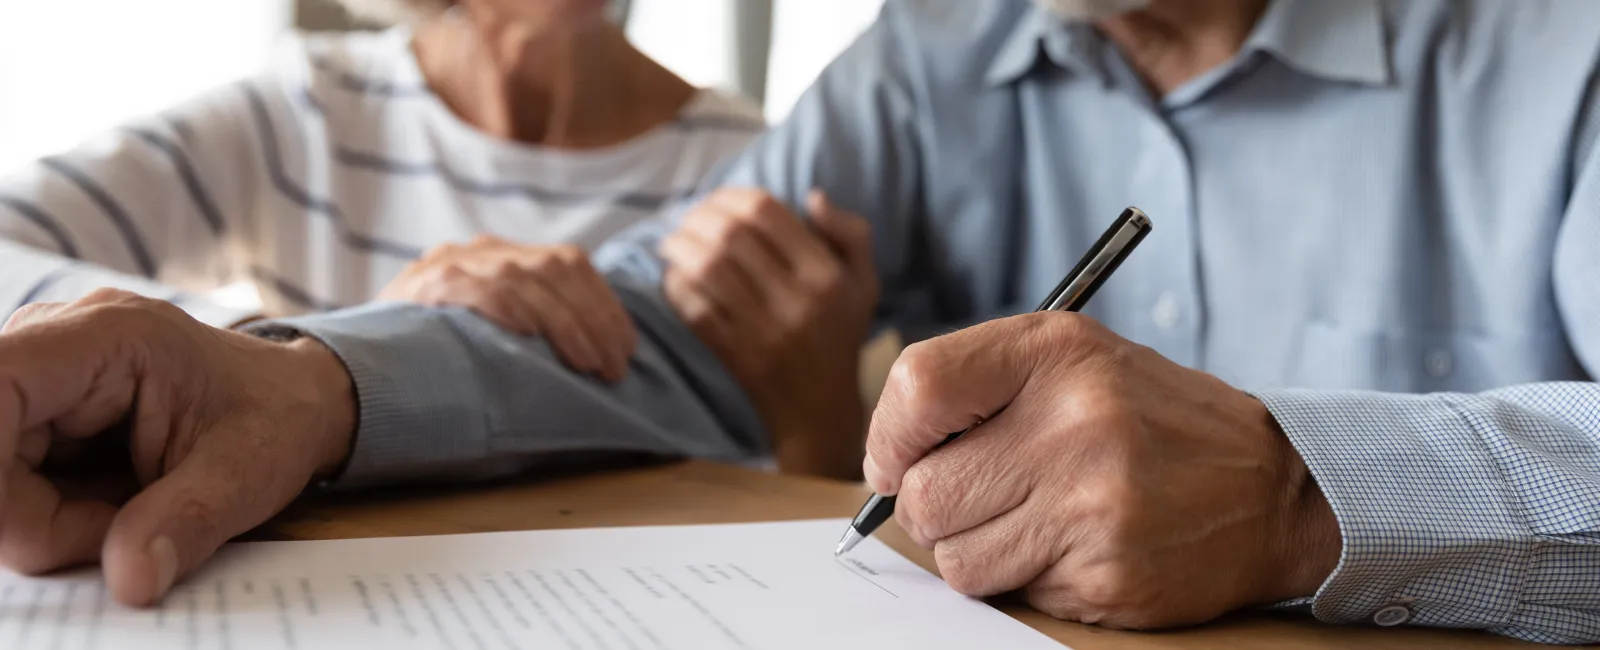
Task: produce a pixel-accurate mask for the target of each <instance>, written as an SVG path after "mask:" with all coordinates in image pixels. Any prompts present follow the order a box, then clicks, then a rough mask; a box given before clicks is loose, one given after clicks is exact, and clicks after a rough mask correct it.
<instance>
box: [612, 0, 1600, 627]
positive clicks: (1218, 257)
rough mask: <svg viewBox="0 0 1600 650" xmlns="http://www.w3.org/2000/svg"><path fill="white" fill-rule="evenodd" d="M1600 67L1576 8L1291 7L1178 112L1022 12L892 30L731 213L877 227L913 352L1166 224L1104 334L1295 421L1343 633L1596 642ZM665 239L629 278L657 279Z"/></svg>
mask: <svg viewBox="0 0 1600 650" xmlns="http://www.w3.org/2000/svg"><path fill="white" fill-rule="evenodd" d="M1597 53H1600V3H1593V2H1584V1H1582V0H1568V1H1559V0H1549V1H1541V0H1534V1H1527V0H1522V1H1518V2H1505V1H1501V0H1481V1H1451V0H1410V1H1407V0H1389V1H1380V0H1339V1H1328V0H1277V1H1276V2H1273V3H1271V5H1270V7H1269V8H1268V9H1267V11H1266V13H1265V15H1264V16H1263V17H1262V18H1261V20H1260V22H1259V23H1258V25H1257V27H1256V29H1255V30H1254V32H1253V33H1252V35H1251V36H1250V37H1249V39H1248V41H1247V42H1246V43H1245V44H1244V47H1243V48H1242V51H1241V52H1240V53H1239V54H1238V56H1236V57H1235V58H1234V59H1233V60H1232V61H1231V62H1229V63H1228V64H1226V65H1224V66H1222V67H1220V68H1218V69H1216V70H1213V71H1211V72H1209V73H1207V74H1204V75H1203V76H1201V77H1199V78H1197V79H1195V80H1193V81H1190V82H1188V83H1186V84H1184V85H1183V86H1182V87H1180V88H1178V89H1176V90H1174V91H1173V92H1171V93H1169V94H1168V95H1166V96H1165V97H1154V96H1152V94H1151V93H1150V92H1149V91H1148V90H1147V89H1146V86H1145V85H1144V84H1143V83H1142V81H1141V80H1140V79H1139V78H1138V77H1137V75H1136V74H1135V73H1134V72H1133V70H1132V68H1131V67H1130V66H1129V64H1128V63H1127V62H1126V61H1125V60H1124V59H1123V57H1122V56H1121V54H1120V53H1119V52H1118V50H1117V48H1115V47H1114V46H1113V45H1111V44H1110V43H1109V42H1108V41H1107V40H1106V39H1104V38H1103V37H1102V36H1101V35H1100V34H1099V33H1098V32H1097V31H1096V30H1094V29H1093V28H1092V27H1090V26H1087V25H1082V24H1077V25H1074V24H1067V23H1064V22H1063V21H1061V20H1059V19H1056V18H1054V17H1053V16H1051V15H1050V14H1048V13H1047V12H1045V11H1043V10H1039V9H1035V8H1033V7H1032V6H1031V4H1030V3H1028V2H1023V1H1020V0H1017V1H1010V2H997V1H991V2H973V1H971V0H920V1H919V0H905V1H896V0H890V1H889V2H888V4H887V6H886V7H885V9H884V12H883V15H882V16H881V18H880V20H879V21H878V22H877V23H876V24H875V25H874V26H873V27H872V28H871V30H870V31H869V32H868V33H867V34H866V35H865V36H864V37H863V38H861V39H860V41H859V42H857V43H855V45H854V46H853V47H851V48H850V49H849V50H848V51H847V52H846V53H845V54H844V55H843V56H841V57H840V58H839V59H838V60H837V61H835V62H834V63H833V64H832V65H831V66H830V67H829V68H828V69H827V71H826V72H825V73H824V74H823V75H822V77H821V79H820V80H819V81H818V82H817V84H816V86H815V87H813V88H812V89H811V90H810V92H809V93H808V94H807V95H806V96H805V97H804V98H803V99H802V100H800V102H799V104H798V105H797V107H796V108H795V110H794V112H793V113H792V115H791V117H790V118H789V120H788V121H787V122H786V123H785V124H783V125H781V126H779V127H777V128H776V129H775V130H774V131H772V132H771V133H770V134H768V135H767V136H766V137H765V138H764V139H763V140H761V141H759V142H758V143H757V144H756V145H755V146H754V147H753V148H752V149H751V150H749V151H747V152H746V154H745V156H744V157H743V158H742V159H741V160H740V161H738V162H737V163H736V164H734V165H733V166H732V167H731V168H730V169H729V170H728V172H727V173H726V174H725V175H724V176H723V177H722V178H720V179H719V180H718V181H717V184H720V185H750V186H757V187H762V188H766V189H768V190H770V191H772V192H774V193H775V194H777V195H778V196H780V197H781V198H783V199H785V200H787V201H788V202H790V203H791V204H793V205H795V206H799V205H802V204H803V201H802V197H803V196H804V195H805V192H806V191H807V190H808V189H810V188H811V187H813V186H815V187H821V188H824V189H826V190H827V191H828V193H829V195H830V197H831V198H832V199H833V200H834V201H835V202H836V203H838V204H840V205H842V206H845V207H848V208H850V209H853V210H855V211H857V212H859V213H861V214H863V215H865V216H866V217H867V218H868V219H870V220H871V222H872V224H873V226H874V234H875V237H876V245H877V262H878V265H879V266H878V268H879V269H880V271H881V273H882V274H883V279H884V283H885V300H884V304H883V310H882V314H881V316H882V319H883V322H884V324H885V325H889V326H894V327H898V328H899V329H900V330H901V331H902V332H904V333H906V334H907V335H908V338H910V339H912V340H916V339H918V338H923V337H926V336H929V335H932V334H936V333H939V332H942V331H947V330H949V329H950V328H953V327H958V326H963V325H967V324H971V323H974V322H977V321H981V320H985V319H990V318H994V317H997V316H1004V315H1009V314H1016V313H1020V312H1024V311H1027V310H1029V309H1031V308H1032V307H1033V306H1034V305H1035V304H1036V303H1037V301H1038V300H1039V299H1040V298H1041V297H1042V296H1044V295H1045V294H1047V293H1048V292H1049V290H1050V289H1051V288H1052V287H1053V286H1054V285H1055V284H1056V283H1057V282H1059V281H1060V279H1061V277H1062V276H1063V275H1064V274H1065V273H1066V272H1067V271H1068V270H1069V269H1070V268H1071V267H1072V265H1073V264H1074V263H1075V262H1076V261H1077V259H1078V257H1079V255H1080V254H1081V253H1082V251H1084V250H1086V249H1087V248H1088V247H1089V246H1090V244H1091V243H1093V241H1094V239H1095V238H1096V237H1097V236H1098V235H1099V234H1100V232H1101V231H1102V230H1103V229H1104V228H1105V227H1106V226H1107V225H1108V224H1109V223H1110V221H1111V220H1112V219H1113V218H1114V217H1115V216H1116V215H1117V214H1118V213H1119V212H1120V211H1121V210H1122V208H1123V207H1125V206H1128V205H1134V206H1138V207H1140V208H1142V209H1143V210H1144V211H1145V212H1147V213H1148V214H1149V215H1150V216H1151V218H1152V219H1153V220H1154V223H1155V229H1154V231H1153V233H1152V234H1151V235H1150V236H1149V238H1147V239H1146V240H1145V242H1144V243H1143V245H1142V246H1141V247H1140V249H1139V250H1138V251H1137V252H1136V253H1135V254H1134V255H1133V256H1132V257H1130V258H1129V259H1128V260H1127V261H1126V262H1125V263H1124V264H1123V265H1122V267H1121V268H1120V270H1119V271H1118V272H1117V274H1116V275H1115V276H1114V277H1113V278H1112V279H1111V280H1110V281H1109V282H1108V283H1107V284H1106V285H1105V286H1104V287H1103V288H1102V289H1101V290H1100V292H1099V293H1098V294H1097V295H1096V296H1095V299H1094V300H1093V301H1091V303H1090V305H1089V306H1088V308H1087V309H1085V313H1087V314H1089V315H1091V316H1093V317H1095V318H1097V319H1099V320H1100V321H1102V322H1104V323H1105V324H1107V325H1109V326H1110V327H1111V328H1112V329H1114V330H1116V331H1117V332H1118V333H1120V334H1122V335H1124V336H1126V337H1128V338H1130V339H1132V340H1134V341H1136V342H1139V343H1143V344H1145V345H1148V346H1150V347H1153V348H1155V349H1156V350H1158V351H1159V352H1161V353H1162V354H1163V355H1165V356H1167V357H1168V358H1170V359H1173V360H1175V361H1177V362H1179V363H1182V364H1185V365H1188V366H1192V367H1196V368H1200V369H1204V370H1206V371H1209V372H1211V373H1214V374H1216V375H1218V376H1219V377H1221V378H1223V379H1224V380H1227V381H1228V382H1230V383H1232V384H1234V385H1235V386H1238V387H1241V388H1244V389H1247V390H1250V391H1252V392H1255V393H1256V394H1257V395H1258V396H1260V397H1261V398H1262V399H1263V401H1264V402H1265V403H1266V404H1267V405H1268V407H1269V408H1270V409H1271V410H1272V412H1273V414H1274V415H1275V416H1276V417H1277V419H1278V420H1279V422H1280V424H1281V425H1282V426H1283V428H1284V430H1285V432H1286V433H1287V434H1288V435H1289V437H1290V439H1291V441H1292V442H1293V443H1294V445H1295V446H1296V448H1297V449H1298V450H1299V451H1300V452H1301V454H1302V455H1303V456H1304V457H1305V459H1306V462H1307V464H1308V465H1309V466H1310V468H1311V470H1312V472H1313V474H1314V475H1315V476H1316V478H1317V480H1318V481H1319V484H1320V485H1321V486H1322V488H1323V490H1324V492H1325V493H1326V494H1327V497H1328V499H1329V501H1330V503H1331V504H1332V505H1333V508H1334V511H1335V513H1336V516H1337V517H1338V519H1339V523H1340V527H1341V531H1342V533H1343V536H1344V552H1343V557H1342V561H1341V563H1340V565H1339V569H1338V571H1337V572H1335V573H1334V574H1333V576H1332V577H1330V578H1329V580H1328V581H1327V583H1326V584H1325V585H1324V586H1323V588H1322V590H1321V592H1320V593H1319V594H1318V596H1317V598H1316V599H1315V601H1314V611H1315V613H1316V614H1317V615H1318V616H1320V617H1322V618H1324V619H1326V620H1330V621H1338V622H1362V621H1369V622H1376V623H1380V624H1394V623H1397V622H1411V623H1416V624H1423V625H1438V626H1466V627H1481V628H1492V629H1495V630H1497V631H1499V632H1503V633H1506V634H1511V635H1516V636H1520V637H1524V638H1528V639H1533V640H1540V641H1550V642H1560V641H1589V642H1594V641H1600V388H1597V387H1596V386H1595V385H1594V384H1592V383H1577V382H1589V381H1590V380H1591V370H1592V369H1600V157H1597V155H1596V149H1595V147H1594V141H1595V134H1596V130H1597V119H1600V113H1597V110H1600V98H1596V97H1594V96H1593V95H1594V92H1595V89H1596V87H1597V86H1596V84H1595V73H1596V70H1597V68H1596V61H1597ZM651 234H652V233H650V232H641V233H637V234H636V236H638V237H639V238H640V239H641V240H642V243H640V244H638V245H636V246H633V247H631V248H629V247H627V246H624V245H621V244H620V243H619V245H618V246H617V247H615V248H613V249H612V250H609V251H606V253H607V257H608V258H609V261H611V262H612V263H621V264H623V265H625V266H631V267H632V268H633V269H634V270H635V271H636V272H639V273H641V274H643V275H645V276H649V275H650V274H651V273H653V272H658V271H659V265H658V264H657V263H655V262H654V261H653V260H654V257H653V256H651V255H649V254H648V251H649V248H650V245H649V241H651V239H652V237H651ZM1533 382H1546V383H1533ZM1551 382H1573V383H1551ZM1519 384H1528V385H1524V386H1521V387H1517V388H1511V389H1507V390H1502V391H1498V392H1490V393H1480V392H1481V391H1488V390H1491V389H1496V388H1499V387H1506V386H1513V385H1519ZM1350 391H1384V392H1385V393H1377V392H1371V393H1364V392H1350ZM1429 393H1431V394H1430V395H1426V396H1419V395H1416V394H1429ZM1471 393H1479V394H1476V395H1474V394H1471Z"/></svg>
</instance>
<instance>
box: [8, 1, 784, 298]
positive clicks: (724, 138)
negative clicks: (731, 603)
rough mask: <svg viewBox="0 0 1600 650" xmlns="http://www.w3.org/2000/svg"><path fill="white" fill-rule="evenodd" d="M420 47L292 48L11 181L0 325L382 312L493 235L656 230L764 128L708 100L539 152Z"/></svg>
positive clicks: (367, 38)
mask: <svg viewBox="0 0 1600 650" xmlns="http://www.w3.org/2000/svg"><path fill="white" fill-rule="evenodd" d="M410 42H411V38H410V33H409V31H407V30H405V29H395V30H391V31H388V32H383V33H378V34H350V35H324V36H290V37H288V38H286V39H285V41H284V43H283V45H282V47H280V48H278V52H277V53H276V54H275V55H274V57H273V62H272V65H271V66H270V68H269V69H268V70H267V71H266V72H264V73H263V74H261V75H258V76H257V77H255V78H253V79H249V80H246V81H243V82H240V83H238V84H235V85H233V86H229V87H225V88H220V89H218V90H216V91H214V92H210V93H207V94H205V95H203V96H201V97H199V98H197V99H195V100H192V101H189V102H186V103H184V104H182V105H180V106H177V107H175V108H173V109H171V110H169V111H166V112H164V113H163V114H161V115H159V116H156V117H153V118H151V119H148V120H142V121H139V122H136V123H134V124H131V125H128V126H127V127H125V128H122V129H118V130H116V131H113V132H111V133H108V134H105V135H104V136H102V137H99V138H96V139H94V140H92V141H90V142H88V143H87V144H85V145H83V146H82V147H80V148H78V149H76V150H74V151H71V152H68V153H65V154H62V155H59V156H54V157H50V158H46V159H44V160H42V161H40V162H39V163H37V164H34V165H30V166H28V167H25V168H24V169H21V170H19V171H17V172H16V173H14V174H10V175H8V176H3V177H0V314H6V313H9V312H10V311H11V310H13V309H15V308H16V307H18V306H20V305H22V304H26V303H28V302H34V301H44V300H54V301H59V300H70V299H73V298H76V297H79V296H81V295H83V294H84V293H87V292H88V291H90V290H92V289H94V288H97V287H102V286H117V287H123V288H127V289H132V290H135V291H139V292H141V293H145V294H147V295H152V296H156V297H161V298H168V299H172V300H173V301H174V302H176V303H177V304H179V305H180V306H182V307H184V308H185V309H187V310H189V311H190V313H192V314H194V315H195V316H197V317H199V318H200V319H201V320H203V321H206V322H209V323H213V324H222V325H225V324H228V323H233V322H237V321H238V320H239V319H241V318H243V317H244V316H246V315H248V312H250V311H254V310H246V311H239V310H236V309H230V308H227V307H224V306H222V305H217V304H213V303H211V302H209V301H208V300H206V299H205V298H204V297H203V296H202V295H200V294H199V292H202V291H205V290H209V289H213V288H216V287H219V286H222V285H224V284H228V283H232V282H240V281H248V282H251V283H254V284H255V285H256V287H257V288H258V289H259V293H260V295H261V298H262V302H263V303H264V305H265V307H266V312H267V313H268V314H270V315H291V314H300V313H306V312H313V311H322V310H326V309H332V308H335V307H339V306H347V305H355V304H360V303H363V302H366V301H367V300H370V299H372V297H373V296H375V295H377V293H378V292H379V291H380V290H381V289H382V288H383V287H384V285H386V284H387V283H388V282H389V281H390V280H391V279H393V278H394V277H395V276H396V275H397V274H398V272H399V270H400V269H401V268H402V267H403V266H404V265H405V264H406V263H407V262H409V261H411V260H412V259H414V258H416V257H417V256H418V254H419V253H420V252H421V251H423V250H425V249H427V248H430V247H432V246H434V245H437V244H440V243H444V242H450V241H462V240H466V239H470V238H471V237H472V236H474V235H478V234H490V235H495V236H499V237H502V238H505V239H508V240H512V241H518V242H525V243H572V244H577V245H580V246H583V247H584V248H593V247H594V246H596V245H598V244H599V243H600V242H601V241H603V240H605V239H606V238H608V237H610V236H611V235H613V234H615V233H617V232H618V231H620V230H623V229H625V228H627V227H628V226H631V225H633V224H635V223H638V222H640V221H642V220H646V219H650V218H653V217H655V216H657V215H659V214H660V213H661V212H662V210H663V208H664V207H665V206H667V205H668V204H669V203H670V202H671V201H672V200H674V199H677V198H681V197H682V196H683V195H684V194H686V193H687V192H689V191H691V190H692V189H693V188H694V187H695V186H696V184H697V183H698V182H699V181H700V179H701V178H702V177H703V176H704V175H705V174H706V173H707V172H708V171H710V170H711V169H713V168H714V167H715V166H716V165H717V164H718V163H719V162H723V161H725V159H727V158H729V157H731V156H733V155H734V154H736V153H737V152H738V151H740V150H741V149H742V148H743V147H744V146H745V145H746V144H748V143H749V141H750V140H751V139H753V138H754V137H755V136H756V134H758V133H759V132H760V131H761V130H762V129H763V128H765V124H764V122H763V120H762V117H761V114H760V111H759V109H758V108H756V107H755V106H754V105H753V104H751V103H749V102H747V101H744V100H742V99H740V98H738V97H735V96H732V95H727V94H724V93H721V92H718V91H712V90H706V91H701V92H700V93H699V94H697V95H696V96H695V97H694V99H692V100H691V101H690V103H689V104H688V105H686V106H685V107H684V109H683V111H682V113H681V115H680V117H679V119H678V120H677V121H675V122H673V123H669V124H666V125H663V126H661V127H658V128H656V129H655V130H652V131H649V132H646V133H645V134H643V135H641V136H639V137H636V138H634V139H633V140H630V141H628V142H626V143H623V144H620V145H617V146H613V147H609V148H604V149H596V150H582V151H571V150H557V149H551V148H544V147H535V146H526V145H521V144H517V143H512V142H507V141H503V140H499V139H496V138H493V137H490V136H488V135H485V134H483V133H481V132H479V131H477V130H475V129H474V128H472V127H471V126H469V125H467V124H466V123H464V122H462V121H460V120H459V119H458V118H457V117H456V116H455V115H454V114H453V113H452V112H451V111H450V110H449V109H448V108H447V107H446V106H445V105H444V103H443V102H442V101H440V99H439V98H438V97H437V96H436V95H434V94H433V93H432V92H431V91H430V90H429V89H428V86H427V83H426V80H425V79H424V78H423V76H422V73H421V71H420V70H419V68H418V67H417V64H416V61H415V58H414V56H413V55H412V53H411V49H410Z"/></svg>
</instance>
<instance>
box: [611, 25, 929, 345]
mask: <svg viewBox="0 0 1600 650" xmlns="http://www.w3.org/2000/svg"><path fill="white" fill-rule="evenodd" d="M901 4H903V3H898V2H890V3H886V4H885V6H884V8H883V11H882V13H881V14H880V15H879V17H878V19H877V20H876V21H875V22H874V23H873V25H872V26H870V27H869V28H868V29H867V30H866V32H865V33H863V34H862V35H861V36H860V38H858V39H857V40H856V41H855V42H854V43H853V44H852V45H851V46H850V47H849V48H847V49H846V50H845V51H844V52H843V53H842V54H840V56H839V57H838V58H837V59H835V60H834V61H833V62H832V63H831V64H829V65H828V67H827V68H826V69H824V71H823V72H822V74H821V75H820V76H819V77H818V78H817V80H816V82H815V83H814V84H813V85H812V86H811V88H810V89H808V90H807V91H806V92H805V93H804V94H803V95H802V96H801V98H800V99H799V100H798V101H797V102H796V104H795V107H794V109H793V110H792V112H791V113H790V114H789V117H788V118H787V119H786V120H785V121H784V122H783V123H782V124H779V125H777V126H775V127H773V128H772V129H771V130H769V131H767V132H766V133H765V134H763V135H762V136H761V137H760V138H758V139H757V140H756V141H755V142H754V143H753V144H752V145H751V146H750V147H749V148H748V149H745V151H744V152H743V153H742V154H741V155H740V156H738V157H737V158H735V159H734V160H733V161H731V162H730V163H729V164H727V165H725V166H724V167H723V168H722V169H720V170H718V171H717V172H715V173H713V174H711V175H710V176H708V177H707V180H706V181H705V182H704V183H703V184H702V186H701V195H702V196H703V194H704V193H706V192H710V191H712V190H714V189H716V188H719V187H757V188H761V189H763V190H766V191H768V192H770V193H772V195H773V196H774V197H776V198H777V199H778V200H779V201H781V202H783V203H785V204H787V205H788V206H789V207H790V208H791V209H793V210H794V211H795V213H796V214H800V215H804V214H805V210H804V206H805V198H806V195H807V194H808V193H809V192H810V191H811V190H812V189H813V188H822V189H825V190H826V191H827V192H828V197H829V199H830V200H832V201H833V203H834V204H835V205H838V206H840V207H842V208H845V209H848V210H850V211H852V212H855V213H857V214H860V215H862V216H863V217H865V218H866V219H867V220H868V221H869V222H870V223H871V225H872V239H873V246H874V255H875V261H876V265H877V269H878V274H879V276H880V279H881V281H882V284H883V297H882V301H881V302H880V307H879V320H880V322H881V323H882V324H884V325H896V324H899V323H898V321H908V322H909V321H915V322H923V321H927V320H931V319H929V318H925V317H923V314H924V313H926V312H929V311H931V310H932V306H931V305H932V294H931V290H930V283H931V279H932V274H930V273H928V272H926V268H925V267H926V266H927V262H928V260H927V258H926V256H925V255H924V254H923V251H922V250H921V248H922V247H920V246H918V245H917V244H918V237H919V236H920V233H919V230H920V228H921V226H920V221H921V220H922V215H923V210H922V203H921V196H922V194H921V182H920V178H921V169H920V167H921V164H922V152H921V150H920V146H921V145H920V133H919V131H918V109H917V104H916V102H915V100H914V97H915V93H914V92H913V91H912V89H911V86H912V78H913V77H912V76H911V74H910V71H909V68H910V66H909V65H908V64H907V58H908V55H907V53H906V51H905V50H904V46H903V43H904V42H905V39H903V38H901V36H900V34H899V32H900V31H902V30H903V29H904V25H903V23H904V22H905V21H904V20H902V19H900V18H899V17H898V15H897V14H898V12H901V11H904V9H903V8H902V7H901V6H900V5H901ZM868 179H870V180H868ZM697 199H698V197H692V198H691V200H690V201H687V202H685V203H684V204H682V205H681V206H680V207H688V205H690V204H692V202H693V201H695V200H697ZM672 225H673V224H671V223H665V224H664V223H661V222H660V221H659V220H658V221H656V222H654V223H646V224H641V225H640V226H638V227H636V228H634V229H632V230H630V231H628V232H625V233H623V234H621V235H619V236H618V237H616V238H613V239H612V240H611V241H610V242H608V243H607V244H606V245H605V246H602V247H601V248H600V250H598V251H597V252H596V260H597V261H599V262H600V263H602V264H609V265H611V266H613V267H617V268H620V269H621V270H624V271H626V272H628V273H630V274H631V275H632V276H633V278H634V279H635V280H636V281H638V282H641V283H655V282H659V281H660V276H661V272H662V270H663V266H662V265H663V263H662V261H661V260H660V257H659V256H658V254H657V252H656V248H657V244H658V243H659V241H660V238H661V237H662V236H663V235H664V234H666V233H668V232H670V231H671V229H672ZM891 321H895V322H891Z"/></svg>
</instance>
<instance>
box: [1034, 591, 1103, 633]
mask: <svg viewBox="0 0 1600 650" xmlns="http://www.w3.org/2000/svg"><path fill="white" fill-rule="evenodd" d="M1024 595H1025V597H1026V600H1027V601H1028V605H1029V606H1031V607H1033V608H1034V609H1037V610H1039V611H1041V612H1044V613H1045V614H1048V615H1050V617H1051V618H1056V619H1060V620H1063V621H1077V622H1080V623H1089V622H1093V621H1094V620H1096V619H1097V617H1095V616H1092V615H1090V614H1089V613H1088V612H1087V611H1086V608H1085V607H1084V606H1083V603H1082V602H1081V601H1079V600H1078V598H1077V597H1076V596H1074V595H1073V592H1072V591H1071V590H1070V589H1068V588H1066V587H1065V586H1063V585H1056V584H1046V583H1043V582H1034V583H1033V584H1030V585H1028V586H1027V588H1026V589H1024Z"/></svg>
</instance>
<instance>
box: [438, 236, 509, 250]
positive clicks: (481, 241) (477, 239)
mask: <svg viewBox="0 0 1600 650" xmlns="http://www.w3.org/2000/svg"><path fill="white" fill-rule="evenodd" d="M503 243H505V240H502V239H500V238H499V237H496V236H494V235H474V236H473V237H472V240H471V241H469V242H467V247H468V248H493V247H495V246H499V245H500V244H503ZM446 245H447V246H449V245H450V244H446Z"/></svg>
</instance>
